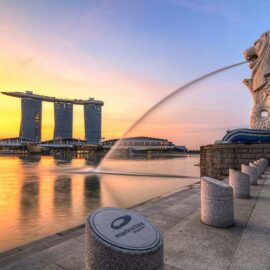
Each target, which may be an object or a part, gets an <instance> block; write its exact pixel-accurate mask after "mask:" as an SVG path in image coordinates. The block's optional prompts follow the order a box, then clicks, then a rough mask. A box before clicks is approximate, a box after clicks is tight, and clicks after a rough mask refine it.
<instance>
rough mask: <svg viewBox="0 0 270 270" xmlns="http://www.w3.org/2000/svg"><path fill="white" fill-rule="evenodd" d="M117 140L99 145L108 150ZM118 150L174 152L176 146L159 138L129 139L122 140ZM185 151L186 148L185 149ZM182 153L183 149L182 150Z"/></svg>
mask: <svg viewBox="0 0 270 270" xmlns="http://www.w3.org/2000/svg"><path fill="white" fill-rule="evenodd" d="M118 141H119V139H114V140H106V141H103V142H101V145H102V146H103V147H104V148H105V149H110V148H111V147H112V146H113V145H114V144H116V143H117V142H118ZM118 148H119V149H123V150H124V149H137V150H174V149H176V146H175V144H174V143H172V142H170V141H168V140H166V139H159V138H152V137H130V138H123V139H121V140H120V141H119V143H118ZM185 149H186V148H185ZM182 150H183V151H185V150H184V148H182Z"/></svg>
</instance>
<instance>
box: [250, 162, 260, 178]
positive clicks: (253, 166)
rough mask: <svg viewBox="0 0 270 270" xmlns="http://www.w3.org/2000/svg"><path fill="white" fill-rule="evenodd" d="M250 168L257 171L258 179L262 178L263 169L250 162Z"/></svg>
mask: <svg viewBox="0 0 270 270" xmlns="http://www.w3.org/2000/svg"><path fill="white" fill-rule="evenodd" d="M249 167H252V168H255V169H256V171H257V178H260V177H261V167H260V166H259V165H258V164H254V163H253V162H249Z"/></svg>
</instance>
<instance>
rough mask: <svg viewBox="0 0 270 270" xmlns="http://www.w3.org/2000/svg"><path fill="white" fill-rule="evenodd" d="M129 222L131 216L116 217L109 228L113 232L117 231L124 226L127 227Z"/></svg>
mask: <svg viewBox="0 0 270 270" xmlns="http://www.w3.org/2000/svg"><path fill="white" fill-rule="evenodd" d="M130 221H131V216H128V215H126V216H122V217H118V218H116V219H115V220H114V221H113V222H112V224H111V228H112V229H115V230H119V229H121V228H123V227H124V226H125V225H127V224H128V223H129V222H130Z"/></svg>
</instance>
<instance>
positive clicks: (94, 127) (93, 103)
mask: <svg viewBox="0 0 270 270" xmlns="http://www.w3.org/2000/svg"><path fill="white" fill-rule="evenodd" d="M2 94H4V95H8V96H12V97H17V98H20V99H21V114H22V116H21V126H20V138H25V139H28V140H31V141H34V142H40V140H41V123H42V102H43V101H45V102H53V103H54V140H57V139H71V138H73V137H72V126H73V104H76V105H83V106H84V125H85V140H86V141H87V143H89V144H98V143H99V142H100V140H101V107H102V106H103V105H104V103H103V102H102V101H99V100H95V99H93V98H89V99H88V100H82V99H72V100H71V99H61V98H55V97H49V96H41V95H36V94H34V93H33V92H32V91H26V92H25V93H24V92H2Z"/></svg>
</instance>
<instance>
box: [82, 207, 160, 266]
mask: <svg viewBox="0 0 270 270" xmlns="http://www.w3.org/2000/svg"><path fill="white" fill-rule="evenodd" d="M85 245H86V269H87V270H127V269H130V270H163V269H164V259H163V240H162V235H161V234H160V232H159V231H158V230H157V228H156V227H155V226H154V225H152V224H151V223H150V222H149V221H148V220H147V219H145V218H144V217H143V216H142V215H140V214H138V213H136V212H134V211H130V210H126V209H119V208H101V209H98V210H96V211H94V212H93V213H91V214H90V215H89V216H88V217H87V219H86V226H85Z"/></svg>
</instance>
